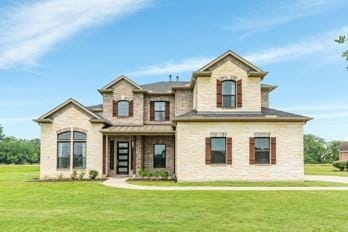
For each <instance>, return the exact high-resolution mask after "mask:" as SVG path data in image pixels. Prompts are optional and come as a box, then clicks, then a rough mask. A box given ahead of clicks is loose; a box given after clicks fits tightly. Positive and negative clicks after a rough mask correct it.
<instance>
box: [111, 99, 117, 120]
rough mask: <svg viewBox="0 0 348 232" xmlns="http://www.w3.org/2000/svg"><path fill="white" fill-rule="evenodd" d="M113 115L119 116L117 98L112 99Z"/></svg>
mask: <svg viewBox="0 0 348 232" xmlns="http://www.w3.org/2000/svg"><path fill="white" fill-rule="evenodd" d="M112 116H113V117H117V102H116V101H115V100H113V101H112Z"/></svg>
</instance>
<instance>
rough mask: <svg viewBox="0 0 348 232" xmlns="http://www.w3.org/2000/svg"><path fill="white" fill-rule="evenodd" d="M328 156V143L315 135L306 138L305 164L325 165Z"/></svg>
mask: <svg viewBox="0 0 348 232" xmlns="http://www.w3.org/2000/svg"><path fill="white" fill-rule="evenodd" d="M326 156H327V150H326V142H325V140H324V139H322V138H319V137H317V136H315V135H305V136H304V161H305V163H312V164H318V163H323V160H324V157H326Z"/></svg>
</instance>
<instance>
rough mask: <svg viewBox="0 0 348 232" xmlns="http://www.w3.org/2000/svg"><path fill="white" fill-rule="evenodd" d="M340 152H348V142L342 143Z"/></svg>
mask: <svg viewBox="0 0 348 232" xmlns="http://www.w3.org/2000/svg"><path fill="white" fill-rule="evenodd" d="M340 151H348V142H342V143H341V144H340Z"/></svg>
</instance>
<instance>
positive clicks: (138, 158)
mask: <svg viewBox="0 0 348 232" xmlns="http://www.w3.org/2000/svg"><path fill="white" fill-rule="evenodd" d="M142 159H143V137H142V136H138V135H137V136H136V137H135V170H133V173H134V172H135V173H134V174H136V175H139V171H140V170H141V169H143V160H142Z"/></svg>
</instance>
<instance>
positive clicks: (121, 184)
mask: <svg viewBox="0 0 348 232" xmlns="http://www.w3.org/2000/svg"><path fill="white" fill-rule="evenodd" d="M126 180H127V178H110V179H108V180H106V181H104V182H103V184H104V185H106V186H109V187H114V188H123V189H134V190H160V191H171V190H174V191H197V190H198V191H328V190H329V191H331V190H335V191H337V190H339V191H342V190H344V191H348V186H347V187H227V186H226V187H208V186H206V187H204V186H192V187H186V186H185V187H184V186H141V185H133V184H128V183H127V182H126ZM305 180H311V181H328V182H337V183H347V184H348V177H337V176H305Z"/></svg>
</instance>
